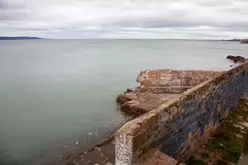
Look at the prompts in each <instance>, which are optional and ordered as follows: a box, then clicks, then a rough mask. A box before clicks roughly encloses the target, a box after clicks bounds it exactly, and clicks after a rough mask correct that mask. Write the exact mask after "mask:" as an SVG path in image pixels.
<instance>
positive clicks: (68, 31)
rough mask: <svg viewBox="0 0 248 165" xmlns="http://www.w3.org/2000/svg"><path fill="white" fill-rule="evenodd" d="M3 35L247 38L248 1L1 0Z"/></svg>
mask: <svg viewBox="0 0 248 165" xmlns="http://www.w3.org/2000/svg"><path fill="white" fill-rule="evenodd" d="M0 11H1V12H0V14H1V15H0V16H1V23H0V25H1V33H0V36H1V35H4V36H38V37H45V38H169V39H171V38H173V39H174V38H181V39H227V38H234V37H236V38H245V37H248V0H0Z"/></svg>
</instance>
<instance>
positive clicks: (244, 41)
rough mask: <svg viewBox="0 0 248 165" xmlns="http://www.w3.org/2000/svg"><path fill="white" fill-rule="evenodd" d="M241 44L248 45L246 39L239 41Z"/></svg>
mask: <svg viewBox="0 0 248 165" xmlns="http://www.w3.org/2000/svg"><path fill="white" fill-rule="evenodd" d="M240 43H241V44H248V39H245V40H242V41H240Z"/></svg>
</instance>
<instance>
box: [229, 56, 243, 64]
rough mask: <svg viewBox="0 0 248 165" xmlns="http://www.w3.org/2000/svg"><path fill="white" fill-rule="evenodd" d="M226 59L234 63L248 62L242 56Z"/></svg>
mask: <svg viewBox="0 0 248 165" xmlns="http://www.w3.org/2000/svg"><path fill="white" fill-rule="evenodd" d="M226 59H229V60H231V61H233V62H234V63H244V62H245V61H246V60H247V59H245V58H244V57H242V56H232V55H229V56H227V57H226Z"/></svg>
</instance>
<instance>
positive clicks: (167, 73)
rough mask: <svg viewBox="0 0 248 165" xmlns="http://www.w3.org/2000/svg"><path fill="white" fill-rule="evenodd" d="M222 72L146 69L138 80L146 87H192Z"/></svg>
mask: <svg viewBox="0 0 248 165" xmlns="http://www.w3.org/2000/svg"><path fill="white" fill-rule="evenodd" d="M220 74H221V72H217V71H201V70H169V69H163V70H145V71H141V72H140V73H139V74H138V77H137V82H139V83H141V84H142V85H143V86H145V87H158V86H159V87H177V88H178V87H182V88H187V89H190V88H192V87H194V86H196V85H199V84H200V83H202V82H204V81H207V80H209V79H210V78H213V77H215V76H217V75H220Z"/></svg>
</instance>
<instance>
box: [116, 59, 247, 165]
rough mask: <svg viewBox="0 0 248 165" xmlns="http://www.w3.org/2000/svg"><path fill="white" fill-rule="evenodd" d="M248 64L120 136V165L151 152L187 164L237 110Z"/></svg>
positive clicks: (199, 87) (159, 110) (128, 127)
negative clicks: (154, 151) (163, 154)
mask: <svg viewBox="0 0 248 165" xmlns="http://www.w3.org/2000/svg"><path fill="white" fill-rule="evenodd" d="M247 80H248V63H244V64H242V65H240V66H238V67H236V68H233V69H231V70H229V71H227V72H224V73H222V74H221V75H219V76H218V77H215V78H213V79H210V80H208V81H205V82H203V83H201V84H200V85H197V86H196V87H194V88H192V89H189V90H187V91H186V92H184V93H183V94H182V95H180V96H178V97H177V98H175V99H173V100H170V101H169V102H166V103H165V104H161V105H160V106H159V107H157V108H155V109H153V110H152V111H150V112H148V113H146V114H145V115H143V116H141V117H139V118H136V119H134V120H132V121H130V122H129V123H127V124H125V125H124V126H123V127H122V128H121V129H120V130H119V131H118V132H117V133H116V137H115V139H116V146H115V152H116V165H131V164H133V163H134V162H135V161H137V160H138V159H139V157H140V156H141V155H143V154H144V153H145V152H146V151H148V150H150V149H151V148H158V149H160V150H161V151H162V152H164V153H166V154H168V155H169V156H172V157H174V158H176V159H178V160H180V161H182V162H185V161H186V160H187V158H188V156H189V155H194V153H195V152H196V151H197V149H198V147H200V146H201V144H203V143H204V142H206V140H208V139H209V137H210V136H211V134H212V133H213V132H214V130H215V129H216V127H217V126H218V125H219V123H220V122H221V121H222V120H223V119H224V118H225V117H227V116H228V115H229V113H230V112H231V111H232V110H233V109H234V108H235V107H236V106H237V103H238V102H239V100H240V97H241V95H242V94H243V93H244V92H245V90H247V86H248V83H247V82H248V81H247Z"/></svg>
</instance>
